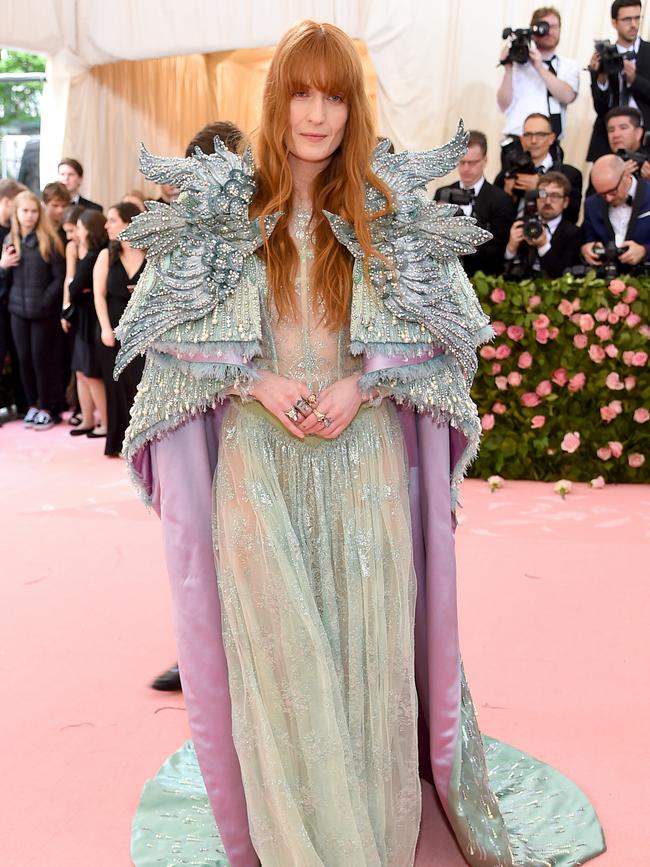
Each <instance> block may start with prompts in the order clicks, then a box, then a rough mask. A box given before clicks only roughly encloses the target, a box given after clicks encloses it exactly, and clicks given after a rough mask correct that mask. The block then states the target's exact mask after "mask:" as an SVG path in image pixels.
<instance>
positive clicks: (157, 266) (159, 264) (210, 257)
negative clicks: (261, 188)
mask: <svg viewBox="0 0 650 867" xmlns="http://www.w3.org/2000/svg"><path fill="white" fill-rule="evenodd" d="M140 170H141V171H142V174H143V175H144V176H145V177H146V178H149V179H150V180H152V181H155V182H156V183H166V184H173V185H174V186H176V187H179V188H180V190H181V193H180V195H179V197H178V200H177V201H176V202H174V203H173V204H171V205H166V204H163V203H159V202H147V203H146V208H147V210H146V211H145V212H144V213H143V214H140V215H139V216H137V217H135V218H134V219H133V221H132V223H131V224H130V225H129V226H128V228H126V229H125V230H124V231H123V232H122V233H121V234H120V238H121V239H124V240H126V241H128V242H129V243H130V244H131V245H132V246H134V247H140V248H146V249H147V266H146V269H145V272H144V274H143V276H142V278H141V280H140V282H139V284H138V287H137V289H136V291H135V292H134V293H133V296H132V298H131V300H130V302H129V305H128V307H127V309H126V311H125V313H124V315H123V317H122V319H121V321H120V324H119V326H118V328H117V329H116V335H117V337H118V338H119V340H120V341H121V348H120V351H119V354H118V357H117V362H116V365H115V375H116V376H117V375H119V373H120V372H121V371H122V370H123V369H124V368H125V367H126V365H127V364H128V363H129V361H131V359H132V358H134V357H135V356H136V355H137V354H138V353H143V352H145V350H147V349H148V348H149V347H151V346H152V345H153V344H155V343H156V341H158V340H159V339H160V338H161V337H163V335H168V334H169V333H172V332H173V330H174V329H176V331H178V329H179V327H181V326H184V325H185V324H186V323H196V322H199V321H201V320H204V319H205V318H206V317H208V316H210V315H213V314H214V312H215V311H216V310H217V309H219V308H223V307H224V306H227V307H229V306H232V303H231V304H230V305H228V304H227V303H226V302H228V301H229V299H230V300H231V301H232V296H233V295H234V294H235V290H236V289H237V288H238V287H239V286H240V284H241V282H242V276H243V274H244V270H245V262H246V260H247V257H249V256H250V254H251V253H253V252H254V251H255V250H256V249H257V248H258V247H260V246H261V244H262V243H263V236H262V225H261V221H260V220H259V219H256V220H250V219H249V218H248V209H249V206H250V203H251V200H252V198H253V195H254V193H255V178H254V169H253V162H252V157H251V155H250V152H247V153H246V154H245V155H244V156H243V157H240V156H238V155H236V154H233V153H231V152H230V151H229V150H228V149H227V148H226V147H225V145H224V144H223V143H222V142H221V140H220V139H219V138H216V139H215V152H214V154H204V153H203V152H202V151H201V150H200V148H196V151H195V154H194V156H191V157H187V158H185V159H180V158H165V157H157V156H153V155H152V154H150V153H149V152H148V151H147V149H146V148H145V147H144V145H141V152H140ZM279 216H280V215H279V214H275V215H273V216H270V217H266V218H264V224H263V227H264V231H265V233H266V234H270V233H271V232H272V231H273V228H274V226H275V224H276V222H277V219H278V217H279ZM233 326H234V327H233V329H232V338H231V340H229V339H228V338H227V334H224V333H223V329H222V333H221V334H220V335H219V336H218V337H216V338H215V340H216V341H217V342H220V343H221V342H223V346H224V347H225V348H226V349H228V348H229V347H230V346H232V348H233V349H234V350H236V351H238V352H239V353H240V354H242V355H244V356H247V357H252V356H253V355H255V354H257V352H258V351H259V345H258V342H257V341H258V340H259V335H257V334H254V333H248V332H246V330H244V332H243V333H242V331H241V329H239V332H238V329H237V323H233ZM205 339H206V336H204V337H203V340H205Z"/></svg>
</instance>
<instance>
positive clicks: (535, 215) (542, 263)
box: [504, 172, 582, 280]
mask: <svg viewBox="0 0 650 867" xmlns="http://www.w3.org/2000/svg"><path fill="white" fill-rule="evenodd" d="M570 192H571V187H570V184H569V181H568V180H567V178H566V176H565V175H564V174H562V173H561V172H547V173H546V174H544V175H541V176H539V178H538V182H537V189H536V190H530V191H528V192H527V193H526V197H525V205H526V210H530V211H531V213H530V214H527V215H526V216H525V217H524V219H521V220H517V221H516V222H515V223H513V225H512V228H511V230H510V238H509V240H508V245H507V247H506V252H505V257H504V266H505V267H504V273H505V274H506V275H507V276H509V277H511V278H512V279H515V280H523V279H525V278H527V277H534V276H542V275H543V276H545V277H549V278H551V279H552V280H554V279H555V278H556V277H561V276H562V274H563V273H564V271H565V270H566V269H567V268H572V267H573V266H574V265H578V264H579V263H580V242H581V240H582V235H581V232H580V229H578V227H577V226H575V225H574V224H573V223H572V222H571V221H570V220H568V219H567V218H566V216H565V215H564V212H565V211H566V209H567V208H568V207H569V194H570ZM535 193H537V197H535Z"/></svg>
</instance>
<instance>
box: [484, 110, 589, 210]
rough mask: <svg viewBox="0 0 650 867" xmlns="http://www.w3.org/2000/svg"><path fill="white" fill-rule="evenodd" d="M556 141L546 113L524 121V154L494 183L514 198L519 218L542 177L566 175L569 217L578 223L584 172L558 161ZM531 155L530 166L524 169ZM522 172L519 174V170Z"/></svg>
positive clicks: (522, 139) (522, 136)
mask: <svg viewBox="0 0 650 867" xmlns="http://www.w3.org/2000/svg"><path fill="white" fill-rule="evenodd" d="M554 141H555V133H554V132H553V130H552V128H551V122H550V120H549V119H548V118H547V117H546V116H545V115H543V114H531V115H529V116H528V117H527V118H526V120H525V121H524V128H523V132H522V135H521V142H522V146H523V151H524V152H523V153H522V154H520V155H519V157H517V158H516V159H517V162H513V163H512V164H511V165H510V167H509V169H508V171H507V172H505V171H501V172H499V174H498V175H497V176H496V178H495V179H494V184H495V186H497V187H501V188H502V189H504V190H505V192H506V193H508V195H509V196H511V197H512V199H513V201H514V203H515V206H516V209H517V216H518V217H520V216H521V215H522V212H523V194H524V193H525V192H526V190H534V189H536V188H537V181H538V178H539V175H541V174H544V173H545V172H562V174H563V175H565V176H566V178H567V180H568V181H569V184H570V185H571V194H570V197H569V207H568V208H567V209H566V214H565V216H566V218H567V219H568V220H571V222H572V223H577V222H578V215H579V213H580V201H581V199H582V172H580V171H578V169H576V168H575V167H574V166H570V165H568V164H567V163H562V162H557V161H556V160H554V159H553V156H552V154H551V147H552V145H553V142H554ZM526 154H529V155H530V156H529V158H528V163H529V165H528V166H526V167H523V162H525V161H526V159H527V158H526ZM520 167H521V168H523V170H522V171H517V169H518V168H520Z"/></svg>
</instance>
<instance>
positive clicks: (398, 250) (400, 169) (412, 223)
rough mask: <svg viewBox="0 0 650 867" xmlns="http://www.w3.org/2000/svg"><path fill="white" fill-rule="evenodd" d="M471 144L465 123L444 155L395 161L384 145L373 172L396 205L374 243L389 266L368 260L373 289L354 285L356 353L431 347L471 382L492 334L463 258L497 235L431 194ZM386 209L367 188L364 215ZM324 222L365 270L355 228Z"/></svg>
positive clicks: (374, 228)
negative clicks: (446, 356)
mask: <svg viewBox="0 0 650 867" xmlns="http://www.w3.org/2000/svg"><path fill="white" fill-rule="evenodd" d="M467 139H468V134H467V133H466V132H465V130H464V128H463V124H462V121H461V122H460V123H459V126H458V130H457V132H456V135H455V136H454V138H453V139H451V141H449V142H448V143H447V144H445V145H443V146H442V147H440V148H435V149H433V150H430V151H423V152H420V153H417V152H413V153H400V154H391V153H389V152H388V149H389V147H390V144H389V142H387V141H384V142H382V143H380V144H379V145H378V146H377V148H376V149H375V152H374V154H373V160H372V168H373V171H374V172H375V174H376V175H377V176H378V177H379V178H380V179H381V180H382V181H384V183H386V185H387V186H388V187H389V188H390V190H391V195H392V201H391V202H390V203H388V204H390V206H391V210H390V212H389V213H387V214H386V215H385V216H381V217H378V218H377V219H375V220H373V221H372V223H371V238H372V243H373V245H374V247H375V249H376V250H377V251H378V252H379V253H381V254H382V256H384V257H385V260H386V261H382V260H381V259H378V258H376V257H375V258H372V259H371V260H370V262H369V277H370V282H369V285H368V282H367V281H365V280H358V281H355V292H356V293H357V296H358V297H356V298H353V304H352V323H351V338H352V344H351V350H352V352H353V353H354V354H359V353H361V352H366V353H369V354H372V353H373V351H385V347H386V345H387V344H388V345H390V346H392V347H393V348H394V349H395V350H400V349H401V350H402V351H404V352H407V354H409V355H413V354H414V353H415V354H417V353H418V352H420V351H423V350H425V349H427V348H430V346H431V345H432V344H433V345H436V346H438V347H440V348H441V349H443V350H444V352H445V353H448V354H450V355H451V356H453V357H454V358H455V359H456V360H457V361H458V363H459V364H460V366H461V368H462V370H463V371H464V373H465V375H466V376H467V377H468V378H469V379H470V380H471V379H472V378H473V376H474V373H475V372H476V365H477V360H476V347H477V346H478V345H479V344H481V343H483V342H484V341H486V340H489V339H490V338H491V337H492V336H493V332H492V329H491V327H490V325H489V319H488V317H487V316H486V315H485V314H484V313H483V311H482V310H481V307H480V305H479V303H478V300H477V298H476V295H475V293H474V289H473V287H472V285H471V283H470V282H469V280H468V279H467V276H466V274H465V272H464V270H463V268H462V267H461V265H460V262H459V259H458V257H459V256H461V255H465V254H468V253H473V252H474V251H475V249H476V247H477V246H478V245H479V244H482V243H484V242H485V241H487V240H489V239H490V238H491V235H490V233H489V232H486V231H485V230H483V229H480V228H479V227H478V226H477V225H476V221H475V220H474V218H472V217H464V216H456V215H455V210H456V209H455V207H454V206H453V205H451V206H450V205H443V204H439V203H437V202H434V201H430V200H429V199H428V198H427V197H426V195H425V185H426V184H427V183H428V182H429V181H431V180H432V179H433V178H438V177H442V176H443V175H446V174H447V173H448V172H450V171H451V170H452V169H453V168H454V167H455V166H456V164H457V162H458V160H459V159H460V157H461V156H462V155H463V154H464V153H465V152H466V150H467ZM386 204H387V203H386V201H385V198H384V196H383V195H382V194H381V193H380V191H379V190H377V189H376V188H374V187H372V186H368V188H367V191H366V210H367V211H368V212H370V213H376V212H378V211H381V210H383V209H384V208H385V206H386ZM326 216H327V218H328V220H329V222H330V225H331V226H332V229H333V231H334V233H335V235H336V237H337V239H338V240H339V242H340V243H341V244H343V245H344V246H346V247H347V248H348V249H349V250H350V252H351V253H352V255H353V256H354V257H355V259H356V260H357V264H360V263H361V262H362V261H363V255H364V254H363V250H362V248H361V245H360V244H359V242H358V240H357V238H356V236H355V233H354V230H353V228H352V227H351V226H349V225H348V224H347V223H346V222H344V221H343V220H342V219H341V218H340V217H338V216H336V215H334V214H330V213H327V214H326ZM359 293H361V297H359ZM380 344H382V345H383V346H382V347H381V348H379V345H380Z"/></svg>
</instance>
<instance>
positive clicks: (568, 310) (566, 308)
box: [535, 298, 573, 418]
mask: <svg viewBox="0 0 650 867" xmlns="http://www.w3.org/2000/svg"><path fill="white" fill-rule="evenodd" d="M557 309H558V310H559V311H560V313H561V314H562V316H571V314H572V313H573V305H572V304H571V302H570V301H569V300H568V299H567V298H563V299H562V300H561V301H560V303H559V304H558V305H557ZM535 417H536V418H537V416H535Z"/></svg>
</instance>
